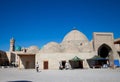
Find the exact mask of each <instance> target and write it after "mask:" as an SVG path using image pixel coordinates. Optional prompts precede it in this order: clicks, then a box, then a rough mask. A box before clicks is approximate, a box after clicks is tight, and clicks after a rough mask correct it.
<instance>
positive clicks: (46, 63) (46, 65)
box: [44, 61, 48, 69]
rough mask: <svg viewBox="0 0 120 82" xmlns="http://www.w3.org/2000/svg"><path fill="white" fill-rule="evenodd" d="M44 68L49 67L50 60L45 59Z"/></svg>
mask: <svg viewBox="0 0 120 82" xmlns="http://www.w3.org/2000/svg"><path fill="white" fill-rule="evenodd" d="M44 69H48V61H44Z"/></svg>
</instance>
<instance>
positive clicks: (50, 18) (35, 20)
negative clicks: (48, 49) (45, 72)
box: [0, 0, 120, 51]
mask: <svg viewBox="0 0 120 82" xmlns="http://www.w3.org/2000/svg"><path fill="white" fill-rule="evenodd" d="M73 27H76V28H77V29H78V30H79V31H81V32H83V33H84V34H85V35H86V36H87V37H88V39H89V40H91V39H92V37H93V36H92V33H93V32H113V33H114V38H119V37H120V0H0V50H5V51H7V50H9V41H10V38H12V37H14V38H15V40H16V45H20V46H23V47H29V46H31V45H37V46H38V47H39V48H40V47H42V46H43V45H44V44H46V43H48V42H50V41H55V42H58V43H59V42H61V41H62V39H63V37H64V36H65V34H66V33H68V32H69V31H71V30H72V28H73Z"/></svg>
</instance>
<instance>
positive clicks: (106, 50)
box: [98, 43, 112, 58]
mask: <svg viewBox="0 0 120 82" xmlns="http://www.w3.org/2000/svg"><path fill="white" fill-rule="evenodd" d="M111 52H112V49H111V47H110V46H108V45H107V44H105V43H104V44H102V45H101V46H100V47H99V48H98V55H99V56H100V57H103V58H106V57H108V56H109V55H110V53H111Z"/></svg>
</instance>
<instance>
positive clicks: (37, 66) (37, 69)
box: [36, 62, 39, 72]
mask: <svg viewBox="0 0 120 82" xmlns="http://www.w3.org/2000/svg"><path fill="white" fill-rule="evenodd" d="M36 71H37V72H39V64H38V62H37V63H36Z"/></svg>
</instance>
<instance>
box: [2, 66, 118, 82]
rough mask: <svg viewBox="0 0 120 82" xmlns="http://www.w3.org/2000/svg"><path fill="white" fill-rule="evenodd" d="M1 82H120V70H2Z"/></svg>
mask: <svg viewBox="0 0 120 82" xmlns="http://www.w3.org/2000/svg"><path fill="white" fill-rule="evenodd" d="M0 82H120V68H117V69H115V70H113V69H79V70H41V72H36V71H35V70H34V69H29V70H19V69H16V68H4V69H3V68H0Z"/></svg>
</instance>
